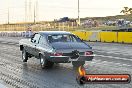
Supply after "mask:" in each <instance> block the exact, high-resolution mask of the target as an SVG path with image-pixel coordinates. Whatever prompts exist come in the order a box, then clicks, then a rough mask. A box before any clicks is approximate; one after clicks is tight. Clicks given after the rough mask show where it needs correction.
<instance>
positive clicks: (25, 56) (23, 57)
mask: <svg viewBox="0 0 132 88" xmlns="http://www.w3.org/2000/svg"><path fill="white" fill-rule="evenodd" d="M27 60H28V53H27V52H26V51H25V49H23V50H22V61H23V62H27Z"/></svg>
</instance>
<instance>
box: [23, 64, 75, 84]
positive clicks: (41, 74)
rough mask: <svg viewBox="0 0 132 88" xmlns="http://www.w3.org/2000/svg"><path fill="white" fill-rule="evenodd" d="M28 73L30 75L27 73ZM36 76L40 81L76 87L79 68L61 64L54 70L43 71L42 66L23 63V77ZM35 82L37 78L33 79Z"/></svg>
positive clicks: (56, 65)
mask: <svg viewBox="0 0 132 88" xmlns="http://www.w3.org/2000/svg"><path fill="white" fill-rule="evenodd" d="M27 72H28V73H27ZM30 73H31V74H32V73H33V74H35V77H37V78H38V79H40V80H43V79H46V80H48V81H49V82H54V81H56V82H59V84H60V83H62V84H65V83H66V84H71V85H76V84H77V82H76V75H77V68H73V67H72V66H69V67H68V68H67V67H64V66H62V65H61V64H55V65H54V66H53V68H49V69H41V67H40V65H38V64H32V63H23V74H22V75H23V76H24V75H25V74H28V75H30ZM33 80H35V78H33Z"/></svg>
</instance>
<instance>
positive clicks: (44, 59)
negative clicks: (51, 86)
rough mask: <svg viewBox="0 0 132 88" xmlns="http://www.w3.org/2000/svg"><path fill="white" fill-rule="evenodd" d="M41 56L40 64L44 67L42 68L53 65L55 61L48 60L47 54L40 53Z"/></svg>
mask: <svg viewBox="0 0 132 88" xmlns="http://www.w3.org/2000/svg"><path fill="white" fill-rule="evenodd" d="M39 58H40V65H41V68H42V69H45V68H51V67H53V65H54V63H53V62H50V61H48V60H47V59H46V58H45V56H43V55H40V56H39Z"/></svg>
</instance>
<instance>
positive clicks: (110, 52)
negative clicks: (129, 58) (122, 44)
mask: <svg viewBox="0 0 132 88" xmlns="http://www.w3.org/2000/svg"><path fill="white" fill-rule="evenodd" d="M94 51H95V52H99V53H100V52H101V53H108V54H117V55H120V54H122V52H124V51H121V52H113V51H101V50H94ZM123 54H124V55H131V54H130V52H128V53H123Z"/></svg>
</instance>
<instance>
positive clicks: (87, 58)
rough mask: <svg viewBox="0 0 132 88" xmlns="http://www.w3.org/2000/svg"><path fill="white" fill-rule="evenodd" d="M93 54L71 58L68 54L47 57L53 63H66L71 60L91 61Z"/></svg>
mask: <svg viewBox="0 0 132 88" xmlns="http://www.w3.org/2000/svg"><path fill="white" fill-rule="evenodd" d="M93 57H94V55H90V56H79V58H77V59H71V58H70V57H69V56H50V57H48V58H47V59H48V60H49V61H52V62H55V63H68V62H72V61H92V59H93Z"/></svg>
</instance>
